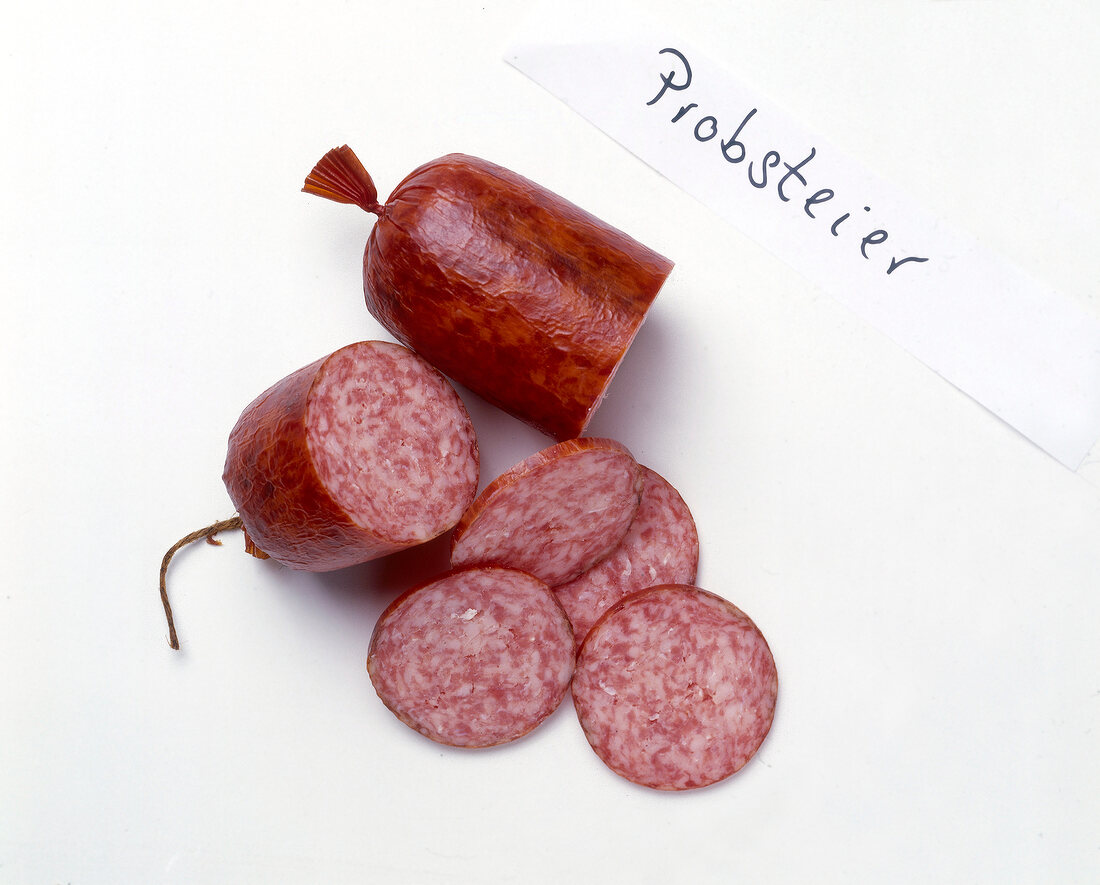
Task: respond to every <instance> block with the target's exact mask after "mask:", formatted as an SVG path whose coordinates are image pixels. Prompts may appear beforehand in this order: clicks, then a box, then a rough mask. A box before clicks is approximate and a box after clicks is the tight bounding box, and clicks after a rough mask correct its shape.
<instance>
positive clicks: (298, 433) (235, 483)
mask: <svg viewBox="0 0 1100 885" xmlns="http://www.w3.org/2000/svg"><path fill="white" fill-rule="evenodd" d="M478 467H479V457H478V447H477V437H476V435H475V433H474V428H473V424H472V423H471V421H470V416H469V414H468V413H467V411H466V407H465V406H464V405H463V403H462V400H461V399H460V398H459V396H458V394H457V393H456V392H455V390H454V388H453V387H451V385H450V383H449V382H448V381H447V379H446V378H444V377H443V375H441V374H440V373H439V372H438V371H437V370H436V369H435V368H433V367H432V366H430V365H429V364H428V363H427V362H426V361H425V360H423V359H422V358H421V357H419V356H417V355H416V354H415V353H413V352H412V351H410V350H408V349H407V348H405V347H402V346H401V345H399V344H392V343H389V342H385V341H363V342H359V343H357V344H351V345H348V346H347V347H344V348H341V349H340V350H338V351H336V352H335V353H333V354H330V355H329V356H327V357H324V358H322V359H320V360H317V361H316V362H314V363H311V364H310V365H308V366H305V367H304V368H302V369H299V370H298V371H297V372H294V373H293V374H291V375H289V376H287V377H286V378H284V379H283V380H282V381H280V382H279V383H278V384H276V385H275V386H273V387H271V388H270V389H269V390H267V391H266V392H264V393H263V394H261V395H260V396H259V397H258V398H257V399H256V400H255V401H254V402H253V403H252V404H251V405H249V406H248V408H247V409H245V411H244V413H243V414H242V415H241V417H240V419H239V420H238V422H237V425H236V426H235V427H234V428H233V431H232V433H231V434H230V436H229V451H228V454H227V456H226V461H225V472H224V476H223V478H224V480H225V485H226V488H227V489H228V491H229V496H230V498H231V499H232V500H233V503H234V505H235V506H236V507H237V510H238V512H239V513H240V516H241V521H242V523H243V525H244V529H245V532H246V535H247V537H248V543H249V545H250V549H253V550H255V551H260V552H262V553H263V554H267V555H268V556H271V557H273V558H274V559H276V560H278V561H279V562H281V563H283V564H284V565H287V566H290V567H291V568H297V569H305V570H308V571H328V570H331V569H337V568H343V567H344V566H349V565H354V564H356V563H360V562H366V561H367V560H369V559H374V558H376V557H379V556H382V555H384V554H388V553H393V552H395V551H397V550H402V549H405V548H407V547H411V546H413V545H415V544H420V543H423V542H424V541H428V540H431V539H432V538H434V537H436V536H438V535H441V534H442V533H443V532H445V531H447V530H449V529H450V528H451V527H452V526H454V525H455V523H457V522H458V520H459V517H460V516H461V515H462V513H463V512H464V511H465V510H466V508H467V507H468V506H469V505H470V502H471V501H473V499H474V496H475V495H476V494H477V484H478Z"/></svg>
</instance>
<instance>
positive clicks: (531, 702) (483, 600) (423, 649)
mask: <svg viewBox="0 0 1100 885" xmlns="http://www.w3.org/2000/svg"><path fill="white" fill-rule="evenodd" d="M573 661H574V644H573V632H572V630H571V629H570V627H569V620H568V618H566V617H565V612H564V611H562V609H561V606H560V605H559V604H558V602H557V600H556V599H555V598H554V595H553V593H551V592H550V588H549V587H547V586H546V584H544V583H543V582H542V581H540V580H539V579H538V578H536V577H534V576H532V575H529V574H527V573H525V572H520V571H515V570H513V569H504V568H498V567H471V568H465V569H458V570H455V571H452V572H448V573H447V574H445V575H443V576H441V577H439V578H437V579H435V580H432V581H430V582H428V583H427V584H424V585H422V586H420V587H418V588H414V589H412V590H410V591H408V592H407V593H405V594H404V595H402V596H400V597H398V598H397V599H396V600H395V601H394V602H393V604H392V605H390V606H389V608H387V609H386V611H385V612H383V613H382V616H381V617H380V618H379V620H378V623H377V625H376V626H375V629H374V635H373V637H372V639H371V644H370V653H369V655H368V657H367V671H368V672H369V673H370V678H371V681H372V682H373V684H374V688H375V691H377V692H378V696H379V697H380V698H381V699H382V702H383V703H384V704H385V705H386V706H387V707H389V709H390V710H392V711H393V713H394V714H395V715H396V716H397V717H398V718H399V719H400V720H401V721H402V722H404V723H405V724H406V725H408V726H409V727H411V728H414V729H416V730H417V731H419V732H420V733H421V734H423V735H425V736H427V737H429V738H431V739H432V740H434V741H438V742H440V743H443V744H449V745H451V746H455V747H490V746H494V745H496V744H502V743H505V742H507V741H512V740H515V739H516V738H518V737H521V736H523V735H525V734H527V732H529V731H530V730H531V729H533V728H534V727H535V726H536V725H538V724H539V723H540V722H542V721H543V720H544V719H545V718H546V717H547V716H549V715H550V714H551V713H552V712H554V710H555V709H557V707H558V705H559V704H560V703H561V701H562V699H563V698H564V697H565V692H566V691H567V689H568V687H569V680H570V678H571V677H572V675H573Z"/></svg>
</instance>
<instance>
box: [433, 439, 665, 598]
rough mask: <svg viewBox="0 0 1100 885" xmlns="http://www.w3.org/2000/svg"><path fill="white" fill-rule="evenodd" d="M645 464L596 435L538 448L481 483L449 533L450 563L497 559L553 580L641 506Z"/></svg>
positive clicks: (569, 574)
mask: <svg viewBox="0 0 1100 885" xmlns="http://www.w3.org/2000/svg"><path fill="white" fill-rule="evenodd" d="M643 482H644V478H643V475H642V467H641V465H640V464H638V463H637V461H635V460H634V457H633V455H631V454H630V452H629V451H628V450H627V449H626V448H625V447H624V446H623V445H622V444H621V443H618V442H615V441H614V440H609V439H600V438H596V437H591V438H584V439H574V440H567V441H565V442H562V443H558V444H556V445H553V446H550V447H549V448H548V449H543V450H542V451H541V452H536V453H535V454H534V455H531V456H530V457H529V458H526V459H524V460H523V461H521V462H520V463H519V464H516V465H515V466H514V467H512V468H510V469H509V470H507V471H505V472H504V473H503V474H501V475H500V476H499V477H497V478H496V479H495V480H493V482H491V483H490V484H489V485H488V486H486V488H485V490H484V491H483V492H482V493H481V494H480V495H479V496H478V498H477V500H476V501H474V503H473V504H472V505H471V506H470V509H469V510H467V511H466V513H465V514H463V516H462V519H461V520H460V521H459V523H458V525H457V526H455V531H454V535H453V536H452V546H451V564H452V565H454V566H458V565H467V564H472V563H496V564H499V565H506V566H509V567H511V568H518V569H522V570H524V571H528V572H530V573H531V574H534V575H537V576H538V577H539V578H541V579H542V580H543V581H545V582H546V583H547V584H549V585H550V586H551V587H553V586H555V585H557V584H561V583H564V582H565V581H569V580H572V579H573V578H575V577H577V576H578V575H580V574H581V573H582V572H584V571H586V570H587V569H589V568H591V567H592V566H593V565H595V564H596V563H597V562H599V561H600V560H602V559H603V558H604V557H606V556H607V555H608V554H609V553H610V552H611V551H612V550H614V549H615V547H617V546H618V544H619V543H620V542H621V541H622V539H623V537H624V536H625V535H626V532H627V530H628V529H629V528H630V524H631V522H632V521H633V519H634V515H635V514H636V513H637V511H638V503H639V501H640V498H641V491H642V485H643Z"/></svg>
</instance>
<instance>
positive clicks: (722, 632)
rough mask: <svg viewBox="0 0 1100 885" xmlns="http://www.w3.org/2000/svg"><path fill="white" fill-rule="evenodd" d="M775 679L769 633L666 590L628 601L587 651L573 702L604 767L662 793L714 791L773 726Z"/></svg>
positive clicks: (720, 602) (687, 592)
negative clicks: (710, 787) (706, 788)
mask: <svg viewBox="0 0 1100 885" xmlns="http://www.w3.org/2000/svg"><path fill="white" fill-rule="evenodd" d="M777 692H778V677H777V675H776V669H775V661H774V660H773V658H772V654H771V650H770V649H769V648H768V644H767V642H766V641H765V639H764V637H763V635H762V634H761V633H760V631H759V630H758V629H757V627H756V625H755V624H754V623H753V622H752V621H751V620H750V619H749V617H748V616H747V615H746V614H745V613H744V612H742V611H741V610H740V609H739V608H737V607H736V606H734V605H733V604H732V603H730V602H727V601H726V600H725V599H722V598H721V597H719V596H716V595H715V594H713V593H708V592H707V591H705V590H700V589H699V588H697V587H692V586H688V585H678V584H667V585H662V586H658V587H651V588H648V589H646V590H642V591H639V592H637V593H634V594H631V595H630V596H628V597H626V598H625V599H623V600H622V601H621V602H619V603H617V604H616V605H615V606H613V607H612V608H611V609H610V610H608V612H607V613H606V614H604V615H603V617H602V618H600V620H599V621H597V622H596V625H595V626H594V627H593V628H592V630H591V631H590V632H589V634H588V636H587V638H586V639H585V640H584V643H583V644H582V646H581V650H580V652H579V654H578V656H577V669H576V673H575V675H574V678H573V702H574V706H575V707H576V711H577V717H578V718H579V719H580V723H581V727H582V728H583V729H584V733H585V736H586V737H587V738H588V742H589V744H591V746H592V749H593V750H595V751H596V754H597V755H598V756H599V757H600V758H601V759H602V760H603V761H604V763H605V764H606V765H607V766H608V767H609V768H611V769H612V770H613V771H615V772H616V773H617V774H620V775H621V776H623V777H624V778H626V779H627V780H630V781H633V782H635V783H638V784H641V785H643V786H647V787H652V788H654V789H657V790H687V789H692V788H695V787H703V786H707V785H708V784H712V783H715V782H717V781H720V780H722V779H724V778H726V777H729V776H730V775H731V774H733V773H734V772H736V771H738V770H739V769H740V768H742V767H743V766H744V765H745V763H746V762H748V761H749V759H750V758H752V756H753V754H755V753H756V751H757V749H758V748H759V747H760V744H761V743H762V742H763V740H764V738H765V737H766V736H767V734H768V731H769V729H770V728H771V723H772V716H773V714H774V712H775V701H776V694H777Z"/></svg>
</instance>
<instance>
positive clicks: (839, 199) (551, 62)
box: [505, 0, 1100, 470]
mask: <svg viewBox="0 0 1100 885" xmlns="http://www.w3.org/2000/svg"><path fill="white" fill-rule="evenodd" d="M505 59H506V60H507V61H508V62H509V63H511V64H512V65H514V66H515V67H517V68H518V69H519V70H521V71H523V72H524V73H525V74H527V75H528V76H529V77H531V78H532V79H533V80H534V81H535V82H537V83H539V84H540V85H541V86H543V87H544V88H546V89H547V90H549V91H550V92H551V93H553V94H554V95H556V96H558V97H559V98H560V99H562V100H563V101H564V102H565V103H566V104H567V105H569V106H570V107H572V108H573V109H574V110H576V111H577V112H578V113H580V114H581V115H582V116H584V117H586V118H587V119H588V120H589V121H591V122H592V123H594V124H595V125H596V126H598V127H599V128H600V129H602V130H603V131H604V132H606V133H607V134H608V135H610V136H611V137H612V138H614V139H615V140H616V141H618V142H619V143H620V144H622V145H623V146H624V147H626V148H627V149H628V150H630V151H631V152H633V153H634V154H635V155H637V156H638V157H639V158H641V159H642V160H643V161H645V162H646V163H648V164H649V165H650V166H652V167H653V168H655V169H656V170H658V171H659V172H660V173H661V174H663V175H664V176H665V177H667V178H668V179H669V180H671V181H672V182H674V183H675V184H677V185H678V186H679V187H681V188H682V189H683V190H685V191H687V192H688V193H689V194H691V195H692V196H694V197H695V198H696V199H698V200H699V201H700V202H702V203H703V204H704V205H706V206H709V207H710V208H711V209H713V210H714V211H715V212H716V213H717V214H719V215H720V216H722V217H723V218H725V219H726V220H728V221H729V222H731V223H732V224H734V225H735V226H736V227H738V228H739V229H740V230H741V231H743V232H744V233H745V234H746V235H748V236H750V237H752V238H753V239H755V240H756V241H757V242H759V243H760V244H761V245H762V246H764V247H765V248H767V249H768V250H769V251H771V252H773V253H774V254H775V255H777V256H778V257H779V258H781V259H782V260H784V261H785V262H786V263H787V264H789V265H790V266H791V267H793V268H794V269H795V270H797V271H798V272H799V273H801V274H802V275H803V276H805V277H806V278H807V279H808V280H810V281H811V282H813V283H815V284H816V285H818V286H820V287H821V288H822V289H824V290H825V291H827V292H829V293H830V294H831V295H832V296H833V297H835V298H836V299H837V300H838V301H840V302H842V303H843V304H845V305H847V306H848V307H849V308H850V309H852V310H853V311H855V312H856V313H857V314H858V315H860V316H861V317H863V318H864V319H865V320H866V321H867V322H869V323H870V324H871V325H872V326H874V327H875V328H877V329H879V330H880V331H882V332H884V333H885V334H887V335H888V336H890V337H891V338H892V339H893V340H894V341H895V342H897V343H898V344H899V345H901V346H902V347H904V348H905V349H907V350H908V351H909V352H910V353H912V354H913V355H914V356H916V357H917V358H918V359H920V360H921V361H922V362H924V363H925V364H926V365H927V366H929V367H930V368H931V369H933V370H934V371H936V372H937V373H938V374H940V375H941V376H943V377H944V378H945V379H947V380H948V381H949V382H951V383H952V384H954V385H955V386H956V387H958V388H959V389H960V390H962V391H964V392H965V393H967V394H968V395H970V396H971V397H973V398H974V399H975V400H977V401H978V402H979V403H981V404H982V405H983V406H985V407H986V408H987V409H989V410H990V411H991V412H993V413H994V414H995V415H997V416H999V417H1000V418H1001V419H1002V420H1004V421H1005V422H1006V423H1008V424H1009V425H1011V426H1013V427H1015V428H1016V429H1017V430H1018V431H1020V432H1021V433H1022V434H1024V435H1025V436H1026V437H1028V438H1029V439H1031V440H1032V441H1033V442H1034V443H1035V444H1037V445H1038V446H1040V447H1041V448H1043V449H1044V450H1046V451H1047V452H1048V453H1050V454H1051V455H1053V456H1054V457H1055V458H1057V459H1058V460H1059V461H1061V462H1062V463H1063V464H1065V465H1066V466H1067V467H1069V468H1070V469H1071V470H1075V469H1076V468H1077V467H1078V465H1079V464H1080V463H1081V461H1082V460H1083V459H1084V457H1085V455H1086V454H1087V453H1088V451H1089V449H1090V448H1091V447H1092V445H1093V443H1094V442H1095V441H1096V440H1097V438H1098V437H1100V321H1098V320H1097V318H1096V317H1094V316H1092V315H1091V314H1088V313H1086V312H1085V310H1084V309H1083V307H1081V306H1080V305H1077V304H1075V303H1074V302H1072V301H1070V300H1069V299H1067V298H1065V297H1063V296H1062V295H1060V293H1058V292H1055V291H1053V290H1052V289H1050V288H1049V287H1046V286H1043V285H1041V284H1039V283H1037V282H1035V281H1034V280H1031V279H1029V278H1027V277H1025V275H1024V274H1023V273H1022V272H1020V271H1019V270H1018V269H1016V268H1014V267H1012V266H1011V265H1009V264H1008V263H1006V262H1005V261H1003V260H1001V259H999V258H996V257H995V256H993V255H992V254H991V253H989V252H987V251H985V250H983V249H981V248H980V247H979V245H978V243H977V242H976V241H975V240H974V238H973V237H970V236H968V235H966V234H964V233H962V232H960V231H957V230H953V229H951V227H950V225H948V224H946V223H945V222H944V221H943V219H940V218H937V217H935V216H932V215H930V214H928V213H927V212H925V211H923V210H922V209H921V208H920V207H918V206H917V205H915V204H914V203H913V202H912V201H911V200H908V199H905V198H904V197H903V196H901V195H900V194H899V193H898V191H897V190H896V189H895V188H893V187H891V186H890V185H888V184H887V183H886V182H884V181H882V180H881V179H879V178H877V177H876V176H874V175H872V174H871V173H870V171H869V170H868V169H866V168H865V167H864V166H863V165H862V164H860V163H858V162H856V161H855V160H853V159H851V158H850V157H848V156H847V155H845V154H844V152H843V151H841V150H839V149H837V148H836V147H835V146H834V145H832V144H831V143H829V142H828V140H827V139H825V138H824V137H823V136H822V135H821V134H820V133H814V132H811V131H809V130H807V129H806V128H805V127H803V126H801V125H800V124H799V123H798V122H797V121H795V120H794V119H792V118H791V117H790V115H789V114H787V113H786V112H785V111H783V110H782V109H781V108H779V107H777V106H775V105H773V104H772V103H771V102H769V101H768V100H767V99H766V97H765V96H764V95H762V94H761V93H760V92H759V91H758V90H755V89H753V88H752V87H751V86H750V85H749V84H747V83H745V82H743V81H742V80H740V79H738V78H736V77H734V76H733V75H732V74H730V73H729V72H728V71H726V70H725V69H723V68H722V67H721V66H720V65H719V64H718V63H717V62H715V61H714V60H713V59H711V58H709V57H707V56H706V55H705V54H704V53H702V52H700V51H699V50H698V49H696V48H694V47H692V46H691V45H690V44H689V43H688V41H686V40H684V39H683V38H682V37H680V36H678V35H676V34H675V33H673V31H672V29H670V28H668V27H665V26H663V25H661V24H660V23H657V22H653V21H650V20H647V19H646V18H644V17H642V16H639V15H638V14H637V12H636V11H635V10H628V9H627V8H626V7H624V6H621V5H619V4H618V3H614V2H611V3H599V4H597V3H591V2H579V0H558V2H555V3H554V4H552V5H550V6H548V7H546V8H545V9H544V10H543V11H542V12H541V13H540V14H538V15H536V16H535V17H534V18H532V19H531V20H529V21H528V22H527V24H526V25H525V27H524V30H523V33H521V34H519V35H517V36H516V38H515V39H514V40H513V43H512V45H511V46H510V47H509V48H508V50H507V51H506V53H505Z"/></svg>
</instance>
